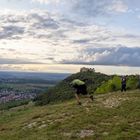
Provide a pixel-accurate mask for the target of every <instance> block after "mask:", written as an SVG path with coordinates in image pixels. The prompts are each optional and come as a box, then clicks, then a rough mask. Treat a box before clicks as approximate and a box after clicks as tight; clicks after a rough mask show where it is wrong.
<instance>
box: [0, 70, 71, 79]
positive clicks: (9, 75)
mask: <svg viewBox="0 0 140 140" xmlns="http://www.w3.org/2000/svg"><path fill="white" fill-rule="evenodd" d="M69 75H70V74H68V73H45V72H16V71H0V79H1V78H3V79H38V80H39V79H42V80H47V81H60V80H63V79H65V78H66V77H67V76H69Z"/></svg>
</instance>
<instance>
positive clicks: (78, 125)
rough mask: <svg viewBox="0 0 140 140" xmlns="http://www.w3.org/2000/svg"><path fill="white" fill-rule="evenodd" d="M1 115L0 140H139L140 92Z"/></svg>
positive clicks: (14, 111)
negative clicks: (78, 103) (79, 104)
mask: <svg viewBox="0 0 140 140" xmlns="http://www.w3.org/2000/svg"><path fill="white" fill-rule="evenodd" d="M82 102H83V105H82V106H78V105H77V104H76V101H75V100H73V99H72V100H69V101H65V102H62V103H58V104H54V105H46V106H34V105H32V104H29V105H26V106H21V107H17V108H13V109H10V110H9V111H1V112H0V140H71V139H75V140H81V139H84V140H93V139H94V140H139V139H140V118H139V116H140V106H139V105H140V90H133V91H128V92H126V93H125V94H122V93H121V92H113V93H108V94H102V95H96V96H95V100H94V102H93V103H91V102H87V99H82Z"/></svg>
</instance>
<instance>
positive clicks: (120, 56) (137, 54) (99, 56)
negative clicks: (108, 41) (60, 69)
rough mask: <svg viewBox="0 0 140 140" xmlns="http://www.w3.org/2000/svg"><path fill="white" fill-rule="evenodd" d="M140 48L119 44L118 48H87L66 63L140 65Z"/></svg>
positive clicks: (65, 61) (64, 61)
mask: <svg viewBox="0 0 140 140" xmlns="http://www.w3.org/2000/svg"><path fill="white" fill-rule="evenodd" d="M139 62H140V48H139V47H135V48H128V47H123V46H117V47H116V48H86V49H85V50H82V52H79V54H78V55H77V56H76V57H75V58H73V59H70V60H66V59H64V60H63V61H62V62H60V63H64V64H89V65H90V64H94V65H125V66H140V63H139Z"/></svg>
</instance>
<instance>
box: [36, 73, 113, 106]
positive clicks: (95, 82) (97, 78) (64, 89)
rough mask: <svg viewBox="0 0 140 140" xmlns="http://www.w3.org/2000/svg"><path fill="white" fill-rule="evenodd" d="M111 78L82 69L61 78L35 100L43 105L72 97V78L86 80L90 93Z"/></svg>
mask: <svg viewBox="0 0 140 140" xmlns="http://www.w3.org/2000/svg"><path fill="white" fill-rule="evenodd" d="M111 78H112V76H108V75H105V74H102V73H99V72H98V73H97V72H94V71H84V72H79V73H76V74H72V75H71V76H69V77H67V78H66V79H64V80H62V81H61V82H60V83H58V84H57V85H56V86H54V87H52V88H50V89H48V90H47V92H46V93H44V94H42V95H40V96H38V97H37V98H36V99H35V101H36V103H37V104H39V105H44V104H48V103H51V102H56V101H64V100H68V99H71V98H73V97H74V90H73V88H72V87H71V86H70V82H71V81H72V80H74V79H80V80H84V81H85V82H86V85H87V89H88V92H89V93H91V94H92V93H94V91H95V90H96V89H97V87H99V86H100V85H101V84H102V83H103V82H106V81H108V80H109V79H111Z"/></svg>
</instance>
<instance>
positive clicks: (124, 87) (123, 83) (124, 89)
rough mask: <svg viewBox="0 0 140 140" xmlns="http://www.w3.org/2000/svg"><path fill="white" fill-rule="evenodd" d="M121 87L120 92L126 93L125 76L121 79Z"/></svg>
mask: <svg viewBox="0 0 140 140" xmlns="http://www.w3.org/2000/svg"><path fill="white" fill-rule="evenodd" d="M121 85H122V87H121V92H123V91H126V76H123V77H122V80H121Z"/></svg>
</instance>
